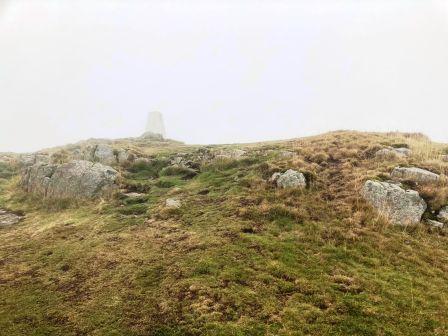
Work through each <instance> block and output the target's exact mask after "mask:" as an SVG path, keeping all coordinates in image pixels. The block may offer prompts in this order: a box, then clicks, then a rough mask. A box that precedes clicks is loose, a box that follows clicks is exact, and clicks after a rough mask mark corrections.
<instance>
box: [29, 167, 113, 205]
mask: <svg viewBox="0 0 448 336" xmlns="http://www.w3.org/2000/svg"><path fill="white" fill-rule="evenodd" d="M117 176H118V173H117V171H115V170H114V169H112V168H111V167H108V166H104V165H102V164H100V163H93V162H89V161H81V160H75V161H72V162H70V163H65V164H60V165H47V164H36V165H33V166H31V167H29V168H27V169H26V170H25V171H24V173H23V175H22V181H21V184H22V187H23V188H24V190H25V191H27V192H30V193H33V194H36V195H40V196H43V197H47V198H53V199H83V198H96V197H101V196H107V195H110V194H111V193H112V192H113V191H114V190H115V189H116V187H117V186H116V184H115V181H116V179H117Z"/></svg>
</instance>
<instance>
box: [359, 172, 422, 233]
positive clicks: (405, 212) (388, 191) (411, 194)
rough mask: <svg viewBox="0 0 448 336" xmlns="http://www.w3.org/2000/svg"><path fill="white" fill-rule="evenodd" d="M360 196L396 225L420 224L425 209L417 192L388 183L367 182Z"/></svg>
mask: <svg viewBox="0 0 448 336" xmlns="http://www.w3.org/2000/svg"><path fill="white" fill-rule="evenodd" d="M362 196H363V198H364V199H365V200H366V201H367V202H368V203H369V204H370V205H371V206H372V207H374V208H375V209H376V210H377V211H378V213H379V214H380V215H382V216H384V217H385V218H387V219H389V220H390V221H391V222H392V223H393V224H396V225H409V224H415V223H418V222H420V220H421V218H422V215H423V213H424V212H425V210H426V207H427V205H426V202H425V201H424V200H423V199H422V198H421V197H420V195H419V194H418V192H416V191H414V190H404V189H403V188H401V187H400V186H399V185H396V184H393V183H388V182H378V181H370V180H369V181H367V182H366V183H365V184H364V187H363V189H362Z"/></svg>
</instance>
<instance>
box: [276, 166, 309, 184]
mask: <svg viewBox="0 0 448 336" xmlns="http://www.w3.org/2000/svg"><path fill="white" fill-rule="evenodd" d="M270 181H271V182H273V183H275V184H276V185H277V187H279V188H299V189H301V188H306V179H305V175H303V174H302V173H300V172H298V171H295V170H293V169H289V170H287V171H286V172H284V173H274V175H272V177H271V178H270Z"/></svg>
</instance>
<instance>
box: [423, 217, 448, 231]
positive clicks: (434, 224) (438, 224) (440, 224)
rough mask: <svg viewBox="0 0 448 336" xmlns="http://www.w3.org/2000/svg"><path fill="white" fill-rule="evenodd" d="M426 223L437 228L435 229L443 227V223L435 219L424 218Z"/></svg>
mask: <svg viewBox="0 0 448 336" xmlns="http://www.w3.org/2000/svg"><path fill="white" fill-rule="evenodd" d="M426 223H427V224H428V225H429V226H431V227H433V228H437V229H443V227H444V224H443V223H441V222H438V221H435V220H432V219H428V220H426Z"/></svg>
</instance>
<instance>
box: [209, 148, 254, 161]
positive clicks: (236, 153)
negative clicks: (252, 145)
mask: <svg viewBox="0 0 448 336" xmlns="http://www.w3.org/2000/svg"><path fill="white" fill-rule="evenodd" d="M246 154H247V152H246V151H244V150H242V149H229V150H221V151H218V152H217V153H216V155H215V159H218V160H219V159H234V160H238V159H241V158H243V157H244V156H245V155H246Z"/></svg>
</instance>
